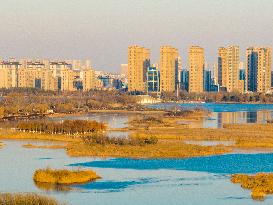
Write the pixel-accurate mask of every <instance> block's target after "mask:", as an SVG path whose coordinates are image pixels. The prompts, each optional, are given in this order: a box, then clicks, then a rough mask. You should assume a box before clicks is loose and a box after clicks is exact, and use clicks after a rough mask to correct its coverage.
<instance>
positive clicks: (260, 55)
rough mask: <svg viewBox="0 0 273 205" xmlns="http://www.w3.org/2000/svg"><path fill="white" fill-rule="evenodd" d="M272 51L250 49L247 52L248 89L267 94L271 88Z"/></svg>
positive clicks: (262, 48) (268, 49)
mask: <svg viewBox="0 0 273 205" xmlns="http://www.w3.org/2000/svg"><path fill="white" fill-rule="evenodd" d="M271 66H272V49H271V48H269V47H250V48H247V50H246V88H247V90H248V91H251V92H260V93H265V92H267V91H269V90H270V88H271V80H272V79H271Z"/></svg>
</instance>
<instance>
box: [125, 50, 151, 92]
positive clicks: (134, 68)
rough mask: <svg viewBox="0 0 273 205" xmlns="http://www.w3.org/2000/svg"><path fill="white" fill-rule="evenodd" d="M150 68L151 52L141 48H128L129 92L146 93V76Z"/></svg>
mask: <svg viewBox="0 0 273 205" xmlns="http://www.w3.org/2000/svg"><path fill="white" fill-rule="evenodd" d="M149 66H150V50H149V49H147V48H144V47H140V46H129V47H128V90H129V91H140V92H145V91H146V79H147V77H146V74H147V68H148V67H149Z"/></svg>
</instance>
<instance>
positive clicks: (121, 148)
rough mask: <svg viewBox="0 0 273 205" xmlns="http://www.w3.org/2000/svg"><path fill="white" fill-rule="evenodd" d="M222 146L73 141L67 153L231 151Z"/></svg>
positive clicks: (177, 155)
mask: <svg viewBox="0 0 273 205" xmlns="http://www.w3.org/2000/svg"><path fill="white" fill-rule="evenodd" d="M230 151H231V150H230V149H228V148H223V147H221V146H214V147H212V146H199V145H190V144H185V143H183V142H181V141H179V142H174V141H165V142H162V141H161V142H158V143H157V144H153V145H145V146H132V145H113V144H110V145H109V144H108V145H98V144H94V145H86V144H84V143H71V144H70V145H68V147H67V154H68V155H69V156H72V157H79V156H96V157H121V158H188V157H198V156H208V155H218V154H223V153H227V152H230Z"/></svg>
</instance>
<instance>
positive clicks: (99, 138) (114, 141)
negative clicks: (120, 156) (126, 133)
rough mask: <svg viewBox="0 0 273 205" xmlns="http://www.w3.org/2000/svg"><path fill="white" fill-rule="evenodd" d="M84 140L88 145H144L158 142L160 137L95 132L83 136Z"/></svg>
mask: <svg viewBox="0 0 273 205" xmlns="http://www.w3.org/2000/svg"><path fill="white" fill-rule="evenodd" d="M82 140H83V142H84V143H85V144H86V145H89V146H92V145H94V144H98V145H120V146H124V145H131V146H144V145H152V144H157V142H158V139H157V138H156V137H155V136H150V137H143V138H142V137H128V138H124V137H109V136H106V135H104V134H93V135H89V136H83V137H82Z"/></svg>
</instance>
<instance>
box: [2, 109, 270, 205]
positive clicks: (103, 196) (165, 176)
mask: <svg viewBox="0 0 273 205" xmlns="http://www.w3.org/2000/svg"><path fill="white" fill-rule="evenodd" d="M154 106H157V107H162V106H164V107H170V106H174V104H164V105H154ZM182 106H185V107H187V108H189V107H194V106H203V107H204V108H207V109H209V110H211V111H212V112H213V115H212V116H210V117H209V118H206V119H204V121H203V122H202V123H201V124H199V125H197V126H200V127H221V126H222V124H224V123H251V122H261V123H264V122H265V121H266V119H271V118H272V111H273V105H245V104H199V105H194V104H186V105H185V104H183V105H182ZM86 117H87V118H86ZM62 119H63V118H61V119H55V120H62ZM70 119H71V118H70ZM77 119H78V117H77ZM81 119H100V120H101V121H106V120H107V122H108V123H109V124H110V125H111V127H113V128H119V127H124V126H126V123H127V122H128V116H124V115H123V116H122V117H121V118H119V115H114V116H112V115H111V116H109V117H107V115H105V114H103V115H102V116H101V115H91V116H82V118H81ZM4 143H5V144H6V146H5V147H4V148H2V149H0V192H37V193H41V194H47V195H50V196H54V197H56V198H57V199H59V200H61V201H64V202H67V203H69V204H71V205H86V204H87V205H89V204H91V205H128V204H130V205H141V204H145V205H180V204H185V205H256V204H263V205H272V204H273V196H268V197H267V198H266V200H265V201H264V202H255V201H253V200H252V199H251V197H250V191H248V190H244V189H241V188H240V186H239V185H234V184H232V183H230V174H233V173H257V172H273V153H255V154H227V155H219V156H211V157H198V158H190V159H157V160H133V159H99V158H91V157H89V158H88V157H81V158H69V157H68V156H67V155H66V153H65V151H64V150H46V149H25V148H23V147H22V145H23V144H26V143H28V142H26V141H4ZM31 143H33V142H31ZM35 143H36V144H39V143H44V142H35ZM45 167H52V168H64V167H65V168H69V169H78V168H79V167H81V168H91V169H93V170H95V171H96V172H97V173H98V174H99V175H100V176H102V179H100V180H98V181H96V182H94V183H89V184H85V185H74V186H73V187H72V190H71V191H69V192H57V191H49V192H45V191H43V190H41V189H39V188H38V187H36V185H35V184H34V183H33V181H32V176H33V173H34V171H35V170H36V169H39V168H45Z"/></svg>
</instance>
